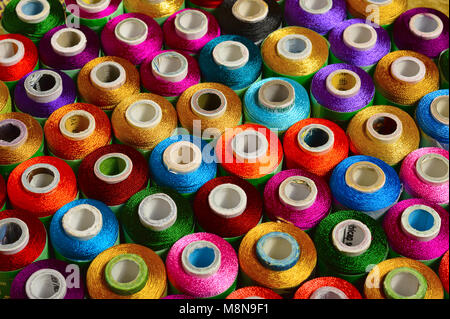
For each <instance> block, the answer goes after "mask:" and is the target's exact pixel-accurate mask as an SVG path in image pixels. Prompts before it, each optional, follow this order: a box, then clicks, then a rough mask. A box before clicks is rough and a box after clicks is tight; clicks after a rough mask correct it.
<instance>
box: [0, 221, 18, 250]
mask: <svg viewBox="0 0 450 319" xmlns="http://www.w3.org/2000/svg"><path fill="white" fill-rule="evenodd" d="M21 236H22V228H21V227H20V226H19V225H18V224H16V223H14V222H9V223H5V224H3V225H1V226H0V240H1V241H0V245H11V244H14V243H15V242H17V241H18V240H19V239H20V237H21Z"/></svg>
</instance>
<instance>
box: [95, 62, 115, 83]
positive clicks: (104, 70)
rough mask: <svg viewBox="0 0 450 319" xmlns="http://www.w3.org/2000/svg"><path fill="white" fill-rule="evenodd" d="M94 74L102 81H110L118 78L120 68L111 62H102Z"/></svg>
mask: <svg viewBox="0 0 450 319" xmlns="http://www.w3.org/2000/svg"><path fill="white" fill-rule="evenodd" d="M96 76H97V78H98V79H99V80H100V81H101V82H103V83H111V82H114V81H117V79H119V77H120V70H119V68H118V67H116V66H115V65H113V64H104V65H101V66H100V67H99V68H98V70H97V72H96Z"/></svg>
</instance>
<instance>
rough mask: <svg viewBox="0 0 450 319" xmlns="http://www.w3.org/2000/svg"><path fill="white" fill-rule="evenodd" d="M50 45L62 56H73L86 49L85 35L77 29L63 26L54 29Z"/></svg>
mask: <svg viewBox="0 0 450 319" xmlns="http://www.w3.org/2000/svg"><path fill="white" fill-rule="evenodd" d="M50 45H51V46H52V49H53V51H55V52H56V53H57V54H59V55H62V56H75V55H77V54H80V53H81V52H83V51H84V49H86V45H87V38H86V35H85V34H84V33H83V32H82V31H81V30H79V29H75V28H64V29H60V30H58V31H56V32H55V33H54V34H53V35H52V37H51V39H50Z"/></svg>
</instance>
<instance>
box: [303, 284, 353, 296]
mask: <svg viewBox="0 0 450 319" xmlns="http://www.w3.org/2000/svg"><path fill="white" fill-rule="evenodd" d="M309 299H348V297H347V295H346V294H345V292H343V291H342V290H341V289H339V288H336V287H332V286H323V287H320V288H317V289H316V290H315V291H314V292H313V293H312V294H311V296H310V297H309Z"/></svg>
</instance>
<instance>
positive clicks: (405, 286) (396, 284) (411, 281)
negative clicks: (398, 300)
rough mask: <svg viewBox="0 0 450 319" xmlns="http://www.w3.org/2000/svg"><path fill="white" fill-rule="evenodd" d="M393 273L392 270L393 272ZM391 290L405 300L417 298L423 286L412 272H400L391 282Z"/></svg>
mask: <svg viewBox="0 0 450 319" xmlns="http://www.w3.org/2000/svg"><path fill="white" fill-rule="evenodd" d="M391 271H392V270H391ZM389 284H390V288H391V289H392V291H393V292H394V293H395V294H396V295H398V296H402V297H405V298H408V297H413V296H416V295H417V293H418V292H419V289H420V288H421V286H422V283H421V281H420V280H419V278H418V277H417V275H416V274H415V273H413V272H411V271H399V272H397V273H396V274H395V275H394V276H393V277H392V278H391V280H390V283H389Z"/></svg>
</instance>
